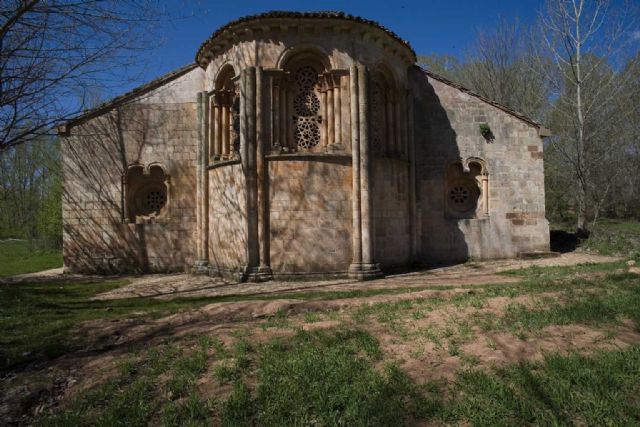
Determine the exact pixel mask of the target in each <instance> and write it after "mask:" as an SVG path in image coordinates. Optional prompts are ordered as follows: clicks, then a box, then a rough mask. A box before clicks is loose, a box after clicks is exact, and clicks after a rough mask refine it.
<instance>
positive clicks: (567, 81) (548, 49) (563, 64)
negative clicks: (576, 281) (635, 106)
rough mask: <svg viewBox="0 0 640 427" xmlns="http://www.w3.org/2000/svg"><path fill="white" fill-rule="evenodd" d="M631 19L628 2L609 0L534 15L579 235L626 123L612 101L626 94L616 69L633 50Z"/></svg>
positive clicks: (566, 0)
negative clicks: (600, 175) (620, 5)
mask: <svg viewBox="0 0 640 427" xmlns="http://www.w3.org/2000/svg"><path fill="white" fill-rule="evenodd" d="M636 23H637V10H636V9H635V8H634V6H633V5H632V4H630V3H629V4H627V5H625V7H624V8H616V7H614V5H612V3H611V2H610V1H608V0H597V1H596V0H547V2H546V4H545V7H544V9H543V11H542V12H541V14H540V19H539V25H538V28H539V29H540V32H539V34H538V38H537V39H536V40H537V41H539V43H534V46H537V55H536V57H537V58H538V61H537V63H538V65H539V67H537V69H538V71H539V73H540V74H541V75H542V76H543V77H544V79H545V81H547V82H548V83H549V84H550V87H551V89H552V99H554V100H555V102H554V111H553V120H552V130H553V132H554V134H555V137H554V138H552V139H551V143H552V144H553V145H554V147H553V148H554V149H555V150H556V152H557V153H559V155H560V156H559V158H560V159H561V160H562V162H563V164H564V166H565V167H566V168H568V169H569V170H570V171H571V177H572V181H573V184H574V190H575V191H573V194H574V195H575V211H576V229H577V231H578V232H579V233H581V234H588V218H589V214H590V213H591V214H592V215H594V214H595V212H597V211H598V210H599V208H600V206H601V203H599V200H603V199H602V193H604V195H606V193H607V192H608V191H609V190H610V185H608V184H607V185H605V186H604V188H603V187H602V185H601V184H602V182H600V183H598V180H597V179H595V177H596V176H597V175H598V173H599V172H605V171H603V170H602V167H603V166H604V165H606V159H607V158H608V157H610V155H611V153H612V152H613V151H615V150H616V149H620V147H614V146H613V145H614V144H623V143H624V142H623V140H621V139H620V138H619V137H617V136H616V132H618V129H619V127H620V125H621V123H622V121H623V120H624V115H622V114H620V110H619V109H618V108H616V104H617V103H618V101H619V100H620V99H621V98H625V97H627V96H629V94H628V93H626V92H625V90H626V88H628V85H627V81H626V79H628V78H629V74H628V73H620V72H618V71H619V70H618V69H619V68H621V67H622V66H624V63H625V60H627V59H628V58H629V56H630V55H631V54H632V53H633V52H634V51H635V49H637V48H636V47H635V46H637V43H638V40H637V39H636V38H635V37H634V36H633V31H635V30H636V28H635V24H636ZM549 58H551V60H552V64H553V66H551V67H549V66H548V60H549ZM632 61H633V59H632ZM606 173H609V174H614V173H615V171H611V170H609V171H606ZM609 182H611V181H609ZM598 184H600V185H598ZM598 193H600V197H596V195H597V194H598ZM567 196H568V197H569V196H570V195H567Z"/></svg>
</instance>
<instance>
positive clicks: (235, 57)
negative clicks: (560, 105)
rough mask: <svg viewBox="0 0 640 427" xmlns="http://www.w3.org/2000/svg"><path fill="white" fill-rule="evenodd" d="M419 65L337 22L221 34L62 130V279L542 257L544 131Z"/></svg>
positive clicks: (267, 24)
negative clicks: (183, 62) (69, 274)
mask: <svg viewBox="0 0 640 427" xmlns="http://www.w3.org/2000/svg"><path fill="white" fill-rule="evenodd" d="M299 24H300V25H299ZM301 24H309V25H304V26H302V25H301ZM336 24H339V25H336ZM299 28H304V29H305V30H304V31H300V30H299ZM414 61H415V54H414V52H413V50H412V49H411V48H410V46H409V45H408V44H406V43H405V42H403V41H402V40H400V39H399V38H398V37H397V36H395V35H394V34H393V33H390V32H389V31H388V30H386V29H384V28H382V27H380V26H379V25H377V24H375V23H373V22H371V21H366V20H362V19H360V18H355V17H351V16H348V15H343V14H339V13H338V14H336V13H305V14H301V13H284V12H279V13H277V14H265V15H261V16H255V17H250V18H247V19H245V20H242V21H241V22H234V23H231V24H229V25H228V26H225V27H224V29H223V30H220V31H218V32H216V33H214V35H213V36H212V38H211V39H209V40H208V41H207V42H206V43H205V44H203V46H202V47H201V48H200V50H199V51H198V55H197V63H198V65H199V66H196V65H193V66H189V67H185V68H184V69H181V70H178V71H176V72H174V73H171V74H170V75H168V76H165V77H163V78H161V79H158V80H156V81H154V82H152V83H150V84H149V85H146V86H143V87H141V88H139V89H137V90H134V91H133V92H131V93H129V94H127V95H125V96H123V97H120V98H117V99H115V100H114V101H112V102H110V103H107V104H106V105H105V106H103V107H101V108H100V109H98V110H96V111H92V112H89V113H88V114H86V115H84V116H82V117H80V118H79V119H76V120H73V121H71V122H69V123H68V124H67V126H65V127H64V128H65V132H66V133H65V134H64V135H63V136H64V138H63V144H62V153H63V171H64V200H63V219H64V259H65V267H66V268H67V270H70V271H78V272H85V271H105V272H106V271H123V270H137V271H149V270H155V271H165V270H179V269H188V268H191V267H195V269H196V270H197V271H199V272H202V271H208V272H209V273H211V274H225V275H226V274H232V275H234V276H236V277H241V278H243V279H246V280H256V281H260V280H266V279H269V278H271V277H272V276H273V275H275V276H287V275H290V276H292V277H298V276H299V275H304V274H308V275H311V276H313V277H321V275H336V274H338V275H340V274H343V275H346V274H349V275H350V276H351V277H353V278H356V279H362V280H364V279H370V278H374V277H377V276H379V275H380V274H381V272H382V271H385V270H386V271H390V270H397V269H404V268H407V267H409V266H410V265H411V264H414V263H418V264H421V265H424V264H435V263H441V262H453V261H464V260H468V259H489V258H507V257H515V256H517V255H518V254H519V253H533V252H536V251H537V252H543V251H548V249H549V237H548V223H547V221H546V219H545V218H544V209H545V207H544V177H543V165H542V162H538V161H536V160H540V159H542V158H543V145H542V140H541V138H540V136H539V135H540V134H541V132H542V129H541V127H540V125H538V124H536V123H535V122H533V121H531V120H530V119H527V118H526V117H523V116H521V115H519V114H518V113H515V112H513V111H510V110H508V109H507V108H505V107H503V106H501V105H498V104H495V103H493V102H491V101H489V100H486V99H483V98H481V97H479V96H477V95H475V94H473V93H471V92H470V91H468V90H466V89H464V88H462V87H460V86H457V85H456V84H454V83H451V82H448V81H447V80H445V79H443V78H441V77H439V76H437V75H435V74H433V73H430V72H428V71H425V70H421V69H419V68H418V67H416V66H415V65H413V63H414ZM485 124H486V125H488V126H489V128H490V129H491V135H488V134H486V133H485V135H483V134H482V133H481V132H480V125H483V126H484V125H485ZM154 168H155V169H154ZM156 170H158V171H162V174H161V175H154V174H159V172H157V171H156ZM154 171H156V172H154ZM136 174H137V175H136ZM134 175H135V176H136V177H135V178H134ZM151 178H153V179H151ZM151 184H153V185H155V186H156V187H153V188H155V189H154V190H153V191H151V189H150V188H151V187H150V185H151Z"/></svg>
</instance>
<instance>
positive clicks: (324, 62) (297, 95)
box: [273, 48, 342, 152]
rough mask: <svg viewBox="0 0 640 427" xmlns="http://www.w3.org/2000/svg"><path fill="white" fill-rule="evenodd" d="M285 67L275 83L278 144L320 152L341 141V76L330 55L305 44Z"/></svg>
mask: <svg viewBox="0 0 640 427" xmlns="http://www.w3.org/2000/svg"><path fill="white" fill-rule="evenodd" d="M282 71H283V72H282V75H281V77H280V78H279V79H277V80H276V81H275V86H274V88H275V93H274V97H275V99H276V101H275V102H274V107H275V108H276V109H277V113H276V114H274V119H273V120H274V121H273V126H274V128H275V129H276V130H275V131H274V148H275V149H276V150H281V151H284V152H292V151H313V152H317V151H321V150H322V149H326V148H327V147H328V146H329V145H335V144H339V143H340V142H341V137H340V135H341V133H342V130H341V129H340V127H339V126H341V121H340V119H339V118H338V114H339V111H340V106H339V103H340V78H339V77H338V76H336V75H334V74H333V73H331V72H330V71H329V61H328V58H326V57H325V56H324V55H323V54H321V53H320V52H317V51H315V50H313V49H311V50H308V49H306V48H304V49H301V50H299V51H297V52H295V53H293V54H292V55H288V56H287V58H286V60H284V61H283V65H282ZM336 108H337V110H336Z"/></svg>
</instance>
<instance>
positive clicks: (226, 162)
mask: <svg viewBox="0 0 640 427" xmlns="http://www.w3.org/2000/svg"><path fill="white" fill-rule="evenodd" d="M239 164H240V159H230V160H216V161H215V162H214V163H209V164H208V165H207V170H212V169H218V168H221V167H223V166H231V165H239Z"/></svg>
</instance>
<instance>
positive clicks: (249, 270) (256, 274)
mask: <svg viewBox="0 0 640 427" xmlns="http://www.w3.org/2000/svg"><path fill="white" fill-rule="evenodd" d="M272 279H273V272H272V271H271V267H269V266H267V265H261V266H260V267H255V266H251V267H250V266H246V267H245V268H244V271H243V272H242V274H241V275H240V281H241V282H267V281H269V280H272Z"/></svg>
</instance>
